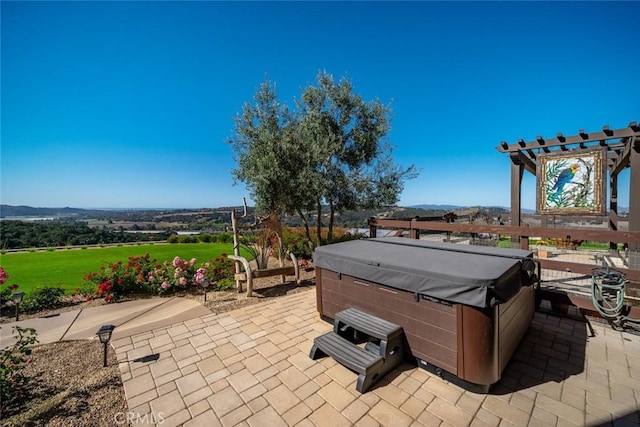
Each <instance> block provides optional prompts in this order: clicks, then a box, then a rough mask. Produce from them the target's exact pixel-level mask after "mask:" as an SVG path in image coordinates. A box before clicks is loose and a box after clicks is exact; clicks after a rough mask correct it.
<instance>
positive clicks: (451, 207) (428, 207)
mask: <svg viewBox="0 0 640 427" xmlns="http://www.w3.org/2000/svg"><path fill="white" fill-rule="evenodd" d="M409 207H410V208H416V209H424V210H433V211H455V210H459V209H466V208H468V206H457V205H412V206H409Z"/></svg>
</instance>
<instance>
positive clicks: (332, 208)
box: [327, 201, 336, 244]
mask: <svg viewBox="0 0 640 427" xmlns="http://www.w3.org/2000/svg"><path fill="white" fill-rule="evenodd" d="M335 214H336V208H335V206H334V205H333V201H329V227H328V229H327V243H329V244H331V242H332V241H333V220H334V218H335Z"/></svg>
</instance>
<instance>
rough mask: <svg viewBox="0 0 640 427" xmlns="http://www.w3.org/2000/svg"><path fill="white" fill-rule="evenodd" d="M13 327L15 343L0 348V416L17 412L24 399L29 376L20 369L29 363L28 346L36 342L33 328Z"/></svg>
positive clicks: (29, 350) (29, 352)
mask: <svg viewBox="0 0 640 427" xmlns="http://www.w3.org/2000/svg"><path fill="white" fill-rule="evenodd" d="M13 329H14V331H15V333H17V334H18V339H17V340H16V342H15V344H13V345H12V346H8V347H5V348H3V349H2V350H0V418H4V417H6V416H7V415H9V414H11V413H13V412H17V411H18V410H19V409H20V404H21V403H22V402H25V401H26V399H25V396H24V393H25V388H26V386H27V384H28V382H29V377H27V376H26V375H24V373H23V372H22V369H23V368H24V366H25V365H26V364H28V363H31V359H29V356H30V355H31V348H30V346H32V345H33V344H35V343H37V342H38V340H37V338H36V330H35V329H33V328H21V327H19V326H14V327H13Z"/></svg>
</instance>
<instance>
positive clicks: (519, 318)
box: [313, 237, 535, 391]
mask: <svg viewBox="0 0 640 427" xmlns="http://www.w3.org/2000/svg"><path fill="white" fill-rule="evenodd" d="M313 259H314V264H315V266H316V293H317V308H318V311H319V312H320V314H321V316H322V317H324V318H328V319H333V318H334V316H335V314H336V313H337V312H339V311H341V310H344V309H347V308H350V307H355V308H357V309H360V310H361V311H365V312H367V313H370V314H372V315H375V316H377V317H380V318H382V319H385V320H387V321H389V322H393V323H396V324H398V325H400V326H402V327H403V329H404V333H405V337H406V349H405V352H406V353H408V354H409V355H412V356H413V357H415V358H416V359H417V361H418V363H419V365H420V366H423V367H425V368H427V369H429V370H431V371H432V372H436V373H438V374H439V375H441V376H442V377H443V378H445V377H447V379H450V380H453V381H454V382H458V383H461V384H462V385H464V386H467V388H476V389H478V390H479V391H488V389H489V386H490V385H491V384H494V383H496V382H497V381H498V380H500V377H501V375H502V372H503V370H504V368H505V366H506V365H507V363H508V362H509V359H510V358H511V356H512V355H513V353H514V351H515V349H516V347H517V346H518V344H519V342H520V340H521V339H522V337H523V336H524V334H525V333H526V331H527V329H528V327H529V325H530V323H531V320H532V318H533V315H534V287H533V286H531V285H532V281H533V280H534V279H535V275H534V274H533V270H534V264H533V261H532V253H531V252H529V251H525V250H519V249H502V248H490V247H481V246H467V245H456V244H451V243H438V242H426V241H422V240H416V239H408V238H400V237H386V238H378V239H364V240H354V241H349V242H343V243H337V244H332V245H325V246H320V247H318V248H316V250H315V252H314V257H313ZM452 376H453V377H452ZM456 380H462V381H456Z"/></svg>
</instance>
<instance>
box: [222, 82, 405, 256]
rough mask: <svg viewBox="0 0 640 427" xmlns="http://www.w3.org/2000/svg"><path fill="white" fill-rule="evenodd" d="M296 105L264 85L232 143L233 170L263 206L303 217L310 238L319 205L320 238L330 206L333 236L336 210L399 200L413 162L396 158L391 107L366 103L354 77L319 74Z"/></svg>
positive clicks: (244, 114) (330, 233) (247, 107)
mask: <svg viewBox="0 0 640 427" xmlns="http://www.w3.org/2000/svg"><path fill="white" fill-rule="evenodd" d="M296 107H297V110H296V111H294V112H292V111H290V110H289V108H288V107H287V106H286V105H285V104H281V103H280V102H279V101H278V99H277V94H276V91H275V84H272V83H270V82H268V81H265V82H264V83H263V84H262V85H261V86H260V88H259V89H258V90H257V92H256V95H255V96H254V102H253V103H252V104H251V103H246V104H245V105H244V107H243V109H242V112H241V113H240V114H238V116H236V118H235V130H234V134H233V136H232V137H231V138H229V141H228V142H229V143H230V144H231V145H232V147H233V149H234V151H235V153H236V156H237V157H236V161H237V162H238V168H237V169H235V170H234V171H233V176H234V179H235V180H236V181H241V182H244V183H245V184H246V185H247V188H248V189H249V191H250V192H251V196H252V198H253V200H254V201H255V202H256V208H257V209H258V210H259V211H263V212H275V213H277V214H278V215H280V214H282V213H290V214H297V215H299V216H300V218H301V220H302V222H303V224H304V226H305V230H306V233H307V238H310V231H309V224H308V221H307V215H305V213H306V212H309V211H313V210H315V217H316V237H317V241H318V243H319V244H321V243H323V240H322V236H321V229H322V226H323V217H324V214H323V207H325V206H326V207H327V208H328V224H327V228H328V234H327V241H328V242H331V240H332V238H333V225H334V220H335V215H336V214H337V213H340V212H342V211H344V210H347V209H348V210H357V209H364V208H375V207H380V206H385V205H393V204H395V203H397V201H398V198H399V195H400V193H401V192H402V189H403V186H404V181H405V180H406V179H410V178H413V177H415V176H416V172H415V168H414V166H410V167H408V168H403V167H401V166H399V165H397V164H396V163H395V162H394V160H393V157H392V147H391V145H390V144H389V143H388V142H387V141H386V136H387V134H388V132H389V129H390V121H391V119H390V115H391V112H390V109H389V107H387V106H384V105H382V103H380V101H378V100H375V101H369V102H366V101H364V100H363V99H362V97H361V96H359V95H357V94H354V93H353V85H352V84H351V82H350V81H349V80H347V79H341V80H340V81H339V82H337V83H336V82H335V81H334V79H333V77H332V76H331V75H329V74H327V73H319V74H318V76H317V85H312V86H309V87H307V88H305V89H304V90H303V92H302V95H301V98H300V100H299V101H298V102H297V103H296Z"/></svg>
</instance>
